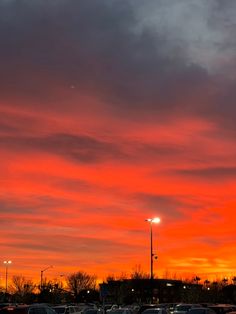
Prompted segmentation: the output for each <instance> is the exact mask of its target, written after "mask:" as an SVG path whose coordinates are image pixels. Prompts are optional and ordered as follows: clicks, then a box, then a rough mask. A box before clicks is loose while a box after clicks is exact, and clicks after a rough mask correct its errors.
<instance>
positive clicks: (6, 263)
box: [3, 261, 12, 293]
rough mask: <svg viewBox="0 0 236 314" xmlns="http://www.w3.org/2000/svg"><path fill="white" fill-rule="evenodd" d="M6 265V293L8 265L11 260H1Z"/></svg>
mask: <svg viewBox="0 0 236 314" xmlns="http://www.w3.org/2000/svg"><path fill="white" fill-rule="evenodd" d="M3 263H4V264H5V265H6V293H7V288H8V282H7V281H8V265H10V264H11V263H12V261H4V262H3Z"/></svg>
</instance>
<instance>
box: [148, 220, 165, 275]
mask: <svg viewBox="0 0 236 314" xmlns="http://www.w3.org/2000/svg"><path fill="white" fill-rule="evenodd" d="M145 221H147V222H149V224H150V264H151V267H150V279H151V280H153V256H154V255H155V254H153V244H152V224H153V223H160V221H161V219H160V218H158V217H156V218H148V219H145Z"/></svg>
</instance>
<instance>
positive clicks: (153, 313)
mask: <svg viewBox="0 0 236 314" xmlns="http://www.w3.org/2000/svg"><path fill="white" fill-rule="evenodd" d="M142 313H143V314H167V311H166V309H165V308H160V307H153V308H151V309H146V310H144V311H143V312H142Z"/></svg>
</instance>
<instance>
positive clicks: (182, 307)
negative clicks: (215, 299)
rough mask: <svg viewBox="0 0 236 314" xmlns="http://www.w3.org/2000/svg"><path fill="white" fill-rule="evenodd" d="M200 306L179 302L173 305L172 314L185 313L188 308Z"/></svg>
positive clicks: (198, 305) (199, 305)
mask: <svg viewBox="0 0 236 314" xmlns="http://www.w3.org/2000/svg"><path fill="white" fill-rule="evenodd" d="M197 307H202V306H201V304H187V303H181V304H177V305H176V306H175V309H174V312H173V314H186V313H187V312H188V311H189V310H190V309H193V308H197Z"/></svg>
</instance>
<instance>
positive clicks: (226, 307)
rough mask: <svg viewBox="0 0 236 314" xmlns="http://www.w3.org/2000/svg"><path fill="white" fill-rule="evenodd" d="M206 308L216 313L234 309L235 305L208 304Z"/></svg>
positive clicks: (222, 313) (221, 313) (223, 313)
mask: <svg viewBox="0 0 236 314" xmlns="http://www.w3.org/2000/svg"><path fill="white" fill-rule="evenodd" d="M208 308H209V309H212V310H214V311H215V313H216V314H225V313H229V312H233V311H236V305H233V304H216V305H210V306H208Z"/></svg>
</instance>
